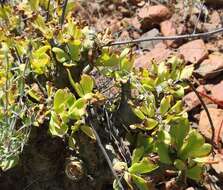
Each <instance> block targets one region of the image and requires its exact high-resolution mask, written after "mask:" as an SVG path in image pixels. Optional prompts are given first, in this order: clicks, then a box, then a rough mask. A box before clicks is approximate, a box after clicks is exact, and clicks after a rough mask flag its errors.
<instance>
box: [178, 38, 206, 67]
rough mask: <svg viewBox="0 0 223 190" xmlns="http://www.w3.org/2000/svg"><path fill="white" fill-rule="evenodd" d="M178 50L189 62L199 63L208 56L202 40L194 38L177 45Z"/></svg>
mask: <svg viewBox="0 0 223 190" xmlns="http://www.w3.org/2000/svg"><path fill="white" fill-rule="evenodd" d="M179 52H180V54H182V55H183V56H184V59H185V60H186V61H187V62H189V63H195V64H196V63H200V62H201V61H203V60H204V59H205V58H207V57H208V51H207V48H206V46H205V44H204V41H203V40H194V41H191V42H188V43H186V44H184V45H182V46H180V47H179Z"/></svg>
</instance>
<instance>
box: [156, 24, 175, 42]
mask: <svg viewBox="0 0 223 190" xmlns="http://www.w3.org/2000/svg"><path fill="white" fill-rule="evenodd" d="M160 30H161V33H162V34H163V35H164V36H175V35H176V34H177V30H176V25H175V23H174V22H173V21H171V20H166V21H163V22H161V24H160ZM165 43H166V44H167V45H168V46H171V45H172V44H173V43H174V40H166V41H165Z"/></svg>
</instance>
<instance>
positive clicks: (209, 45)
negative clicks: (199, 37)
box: [205, 42, 219, 53]
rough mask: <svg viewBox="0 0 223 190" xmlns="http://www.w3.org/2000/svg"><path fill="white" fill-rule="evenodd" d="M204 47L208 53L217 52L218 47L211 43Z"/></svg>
mask: <svg viewBox="0 0 223 190" xmlns="http://www.w3.org/2000/svg"><path fill="white" fill-rule="evenodd" d="M205 45H206V47H207V50H208V52H212V53H213V52H216V51H219V49H218V46H217V45H216V44H215V43H213V42H209V43H206V44H205Z"/></svg>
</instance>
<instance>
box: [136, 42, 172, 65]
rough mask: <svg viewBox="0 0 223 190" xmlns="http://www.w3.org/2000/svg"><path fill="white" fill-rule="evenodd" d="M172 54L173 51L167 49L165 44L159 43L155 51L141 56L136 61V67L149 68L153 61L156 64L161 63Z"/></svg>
mask: <svg viewBox="0 0 223 190" xmlns="http://www.w3.org/2000/svg"><path fill="white" fill-rule="evenodd" d="M170 54H171V50H169V49H167V47H166V45H165V44H163V43H159V44H157V45H156V46H155V48H154V49H153V50H151V51H150V52H147V53H146V54H144V55H142V56H139V57H138V58H137V59H136V60H135V67H136V68H139V67H142V68H149V66H150V63H151V61H152V60H155V61H156V62H158V63H159V62H161V61H164V60H166V59H167V58H168V57H169V56H170Z"/></svg>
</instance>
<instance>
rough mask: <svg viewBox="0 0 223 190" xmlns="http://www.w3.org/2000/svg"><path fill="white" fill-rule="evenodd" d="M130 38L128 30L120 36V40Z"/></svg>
mask: <svg viewBox="0 0 223 190" xmlns="http://www.w3.org/2000/svg"><path fill="white" fill-rule="evenodd" d="M129 39H130V36H129V33H128V31H127V30H124V31H123V32H122V33H121V35H120V36H119V40H129Z"/></svg>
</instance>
